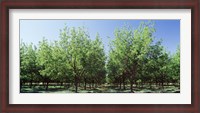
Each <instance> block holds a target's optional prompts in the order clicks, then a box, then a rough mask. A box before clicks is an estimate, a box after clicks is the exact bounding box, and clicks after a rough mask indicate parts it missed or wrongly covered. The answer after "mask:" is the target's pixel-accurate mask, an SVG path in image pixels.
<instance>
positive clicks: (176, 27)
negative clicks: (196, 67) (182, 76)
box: [20, 20, 180, 53]
mask: <svg viewBox="0 0 200 113" xmlns="http://www.w3.org/2000/svg"><path fill="white" fill-rule="evenodd" d="M142 21H148V20H20V40H23V42H25V43H27V44H29V43H33V44H34V45H36V46H37V45H38V42H39V41H41V40H42V38H43V37H45V38H46V39H48V40H49V41H52V42H53V41H54V40H59V34H60V29H63V28H64V26H65V24H66V25H67V26H69V27H79V26H84V27H86V28H87V29H88V32H89V34H90V38H91V39H95V36H96V34H97V33H99V34H100V37H101V38H102V42H103V44H104V47H105V51H106V53H108V51H109V46H108V44H109V41H110V40H113V39H114V30H115V29H116V28H120V27H122V26H124V25H125V24H128V25H131V26H132V27H133V28H137V27H138V26H139V24H140V23H141V22H142ZM153 21H154V22H155V25H154V27H155V29H156V32H155V33H154V36H155V38H156V40H159V39H161V38H162V40H163V42H162V45H163V46H164V47H165V48H166V50H167V51H169V52H170V53H175V51H176V49H177V46H178V45H179V44H180V20H153ZM108 37H110V38H108Z"/></svg>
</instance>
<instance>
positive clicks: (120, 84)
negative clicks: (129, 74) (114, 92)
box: [119, 80, 122, 90]
mask: <svg viewBox="0 0 200 113" xmlns="http://www.w3.org/2000/svg"><path fill="white" fill-rule="evenodd" d="M119 89H120V90H121V89H122V82H121V80H120V82H119Z"/></svg>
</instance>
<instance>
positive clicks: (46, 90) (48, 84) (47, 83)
mask: <svg viewBox="0 0 200 113" xmlns="http://www.w3.org/2000/svg"><path fill="white" fill-rule="evenodd" d="M48 87H49V81H47V85H46V91H47V90H48Z"/></svg>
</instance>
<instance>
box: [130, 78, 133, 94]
mask: <svg viewBox="0 0 200 113" xmlns="http://www.w3.org/2000/svg"><path fill="white" fill-rule="evenodd" d="M130 85H131V86H130V88H131V93H132V92H133V81H132V80H131V84H130Z"/></svg>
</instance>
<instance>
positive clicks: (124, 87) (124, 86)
mask: <svg viewBox="0 0 200 113" xmlns="http://www.w3.org/2000/svg"><path fill="white" fill-rule="evenodd" d="M122 80H123V89H124V90H125V89H126V84H125V77H124V76H123V77H122Z"/></svg>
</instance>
